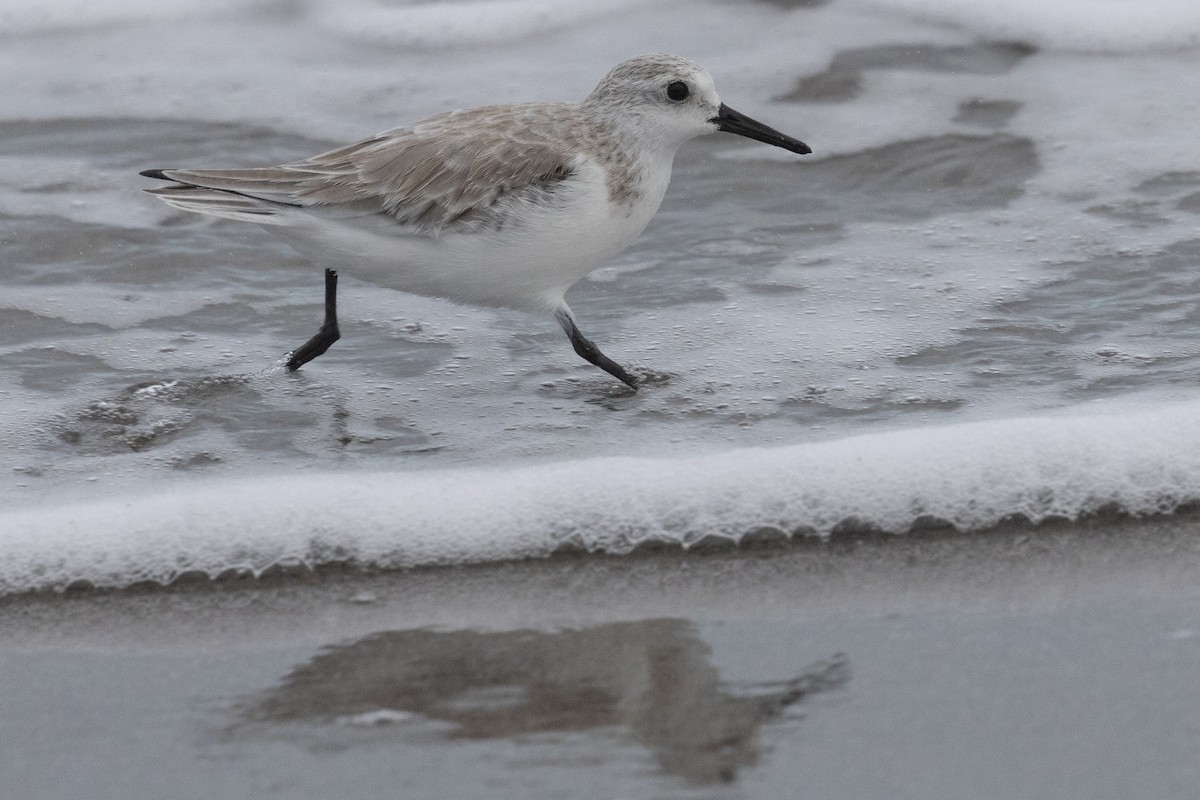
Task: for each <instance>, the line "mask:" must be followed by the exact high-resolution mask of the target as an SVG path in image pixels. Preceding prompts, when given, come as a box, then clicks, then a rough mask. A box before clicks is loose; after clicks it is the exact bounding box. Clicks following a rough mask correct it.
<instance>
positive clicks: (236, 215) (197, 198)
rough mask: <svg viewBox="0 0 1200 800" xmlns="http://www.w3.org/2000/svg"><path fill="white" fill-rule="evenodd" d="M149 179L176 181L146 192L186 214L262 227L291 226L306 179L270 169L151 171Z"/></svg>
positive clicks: (146, 171) (148, 173) (143, 172)
mask: <svg viewBox="0 0 1200 800" xmlns="http://www.w3.org/2000/svg"><path fill="white" fill-rule="evenodd" d="M141 174H142V175H144V176H145V177H147V178H157V179H159V180H166V181H173V182H174V184H173V185H171V186H162V187H158V188H155V189H146V190H145V191H146V192H147V193H148V194H152V195H154V196H155V197H157V198H159V199H160V200H162V201H163V202H165V203H166V204H167V205H170V206H173V207H174V208H178V209H181V210H183V211H193V212H196V213H198V214H208V215H210V216H214V217H223V218H225V219H236V220H243V221H246V222H257V223H258V224H260V225H287V224H290V221H291V220H290V218H289V215H288V214H287V213H286V211H287V209H288V208H291V207H293V206H295V205H297V204H296V203H294V202H291V197H290V192H291V189H292V188H293V187H294V185H295V184H296V183H298V182H299V181H300V180H302V179H303V176H301V175H299V174H297V173H295V172H292V171H290V170H284V169H280V168H270V169H211V170H191V169H147V170H143V171H142V172H141Z"/></svg>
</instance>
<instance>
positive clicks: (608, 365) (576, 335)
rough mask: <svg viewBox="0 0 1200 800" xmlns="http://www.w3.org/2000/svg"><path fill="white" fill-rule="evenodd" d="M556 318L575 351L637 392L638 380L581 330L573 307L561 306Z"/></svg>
mask: <svg viewBox="0 0 1200 800" xmlns="http://www.w3.org/2000/svg"><path fill="white" fill-rule="evenodd" d="M554 318H555V319H557V320H558V324H559V325H561V326H562V329H563V330H564V331H566V332H567V338H568V339H570V340H571V346H572V347H574V348H575V352H576V353H578V354H579V356H580V357H582V358H583V359H584V360H586V361H589V362H590V363H592V364H595V365H596V366H597V367H599V368H600V369H602V370H604V371H605V372H607V373H608V374H609V375H612V376H613V377H614V378H616V379H617V380H619V381H621V382H623V383H624V384H625V385H627V386H628V387H629V388H630V389H633V390H634V391H635V392H636V391H637V388H638V385H637V380H636V379H635V378H634V377H633V376H632V375H630V374H629V373H628V372H626V371H625V368H624V367H622V366H621V365H620V364H618V363H617V362H615V361H613V360H612V359H611V358H609V357H608V356H606V355H604V353H601V352H600V348H599V347H596V345H595V344H594V343H593V342H592V340H591V339H589V338H587V337H586V336H584V335H583V334H582V333H580V332H579V326H578V325H576V324H575V316H574V315H573V314H572V313H571V309H569V308H567V306H566V305H563V306H561V307H559V309H558V311H556V312H554Z"/></svg>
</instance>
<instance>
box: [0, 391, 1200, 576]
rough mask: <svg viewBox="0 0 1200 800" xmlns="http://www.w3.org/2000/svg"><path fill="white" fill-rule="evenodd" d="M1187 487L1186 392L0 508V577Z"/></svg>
mask: <svg viewBox="0 0 1200 800" xmlns="http://www.w3.org/2000/svg"><path fill="white" fill-rule="evenodd" d="M1197 500H1200V403H1194V402H1193V403H1176V404H1170V405H1163V406H1158V407H1152V408H1150V409H1144V410H1139V411H1130V412H1123V413H1103V414H1096V413H1092V414H1075V415H1059V416H1047V417H1037V418H1023V419H1008V420H999V421H990V422H976V423H963V424H958V425H948V426H943V427H934V428H918V429H910V430H905V431H896V432H888V433H878V434H869V435H861V436H854V437H850V438H845V439H841V440H836V441H829V442H821V443H810V444H799V445H791V446H787V447H779V448H758V449H745V450H734V451H728V452H722V453H718V454H712V455H705V456H699V457H689V458H595V459H583V460H576V461H569V462H561V463H547V464H539V465H536V466H524V467H519V468H514V469H454V470H442V471H437V470H430V471H423V472H420V473H409V472H372V473H353V472H351V473H333V474H325V475H307V476H303V477H267V478H259V479H239V480H230V481H224V482H212V483H207V484H197V485H191V486H188V487H179V488H177V489H175V490H172V491H161V492H158V493H155V494H152V495H145V496H128V497H123V498H120V499H112V500H104V501H99V502H89V503H84V504H79V505H73V506H72V505H68V506H58V507H54V508H43V509H34V510H21V511H9V512H6V513H4V514H3V515H0V530H4V531H5V532H6V535H5V557H4V559H3V561H0V592H2V593H14V592H22V591H29V590H37V589H59V590H61V589H63V588H65V587H68V586H69V585H71V584H72V583H76V582H88V583H90V584H92V585H96V586H103V587H122V586H128V585H130V584H134V583H138V582H142V581H156V582H169V581H171V580H172V579H174V578H175V577H177V576H179V575H180V574H182V573H196V572H199V573H203V574H207V575H210V576H215V575H218V574H220V573H222V572H226V571H229V570H237V571H245V572H250V573H254V574H258V573H261V572H262V571H264V570H266V569H268V568H270V567H272V566H274V565H307V566H310V567H316V566H320V565H322V564H328V563H336V562H351V563H354V564H357V565H361V566H364V567H372V568H385V569H386V568H399V567H420V566H432V565H450V564H467V563H481V562H492V561H502V560H512V559H522V558H531V557H539V556H547V555H549V554H551V553H553V552H555V551H556V550H559V549H561V548H563V547H564V546H569V547H571V548H574V549H583V550H587V551H593V552H605V553H611V554H623V553H629V552H630V551H632V550H633V549H634V548H636V547H637V546H638V545H639V544H641V543H644V542H648V541H657V542H666V543H674V544H679V545H682V546H683V547H684V548H687V547H689V546H691V545H694V544H696V543H697V542H700V541H703V540H711V537H723V538H727V539H729V540H732V541H739V540H740V539H741V538H742V537H744V536H745V535H746V534H748V533H750V532H752V531H758V530H761V529H763V528H768V529H776V530H778V531H781V532H784V533H787V534H797V533H798V534H801V535H817V536H829V535H831V534H832V535H836V534H837V530H838V529H839V526H845V525H847V524H851V525H852V526H853V527H854V528H856V529H861V528H863V527H866V528H871V529H876V530H879V531H884V532H891V533H903V532H906V531H910V530H911V529H912V528H913V526H914V524H917V525H920V524H921V523H922V522H923V521H928V520H929V519H936V520H939V521H942V522H947V523H950V524H952V525H954V526H955V527H956V528H958V529H960V530H964V531H971V530H979V529H985V528H988V527H989V526H994V525H996V524H997V523H1000V522H1002V521H1005V520H1007V519H1010V518H1013V517H1023V518H1026V519H1028V520H1029V521H1031V522H1034V523H1036V522H1039V521H1044V520H1046V519H1048V518H1067V519H1075V518H1078V517H1080V516H1081V515H1087V514H1089V513H1094V512H1097V511H1102V510H1109V509H1119V510H1121V511H1123V512H1125V513H1128V514H1132V515H1153V514H1165V513H1170V512H1172V511H1174V510H1176V509H1178V508H1179V507H1180V506H1181V505H1184V504H1189V503H1194V502H1196V501H1197Z"/></svg>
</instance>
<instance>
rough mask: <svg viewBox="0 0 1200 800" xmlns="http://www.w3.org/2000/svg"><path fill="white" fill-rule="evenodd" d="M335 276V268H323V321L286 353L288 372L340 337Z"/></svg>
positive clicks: (320, 352)
mask: <svg viewBox="0 0 1200 800" xmlns="http://www.w3.org/2000/svg"><path fill="white" fill-rule="evenodd" d="M337 277H338V274H337V272H336V271H335V270H332V269H327V270H325V322H324V323H323V324H322V325H321V330H319V331H317V333H316V335H314V336H313V337H312V338H311V339H309V340H308V341H307V342H305V343H304V344H302V345H300V346H299V347H297V348H296V349H295V350H293V351H292V352H291V353H289V354H288V355H287V368H288V372H295V371H296V370H298V369H300V368H301V367H302V366H304V365H305V364H307V363H308V362H310V361H312V360H313V359H314V358H316V357H317V356H319V355H321V354H322V353H324V352H325V351H326V350H328V349H329V347H330V345H332V344H333V343H334V342H336V341H337V340H338V339H340V338H341V336H342V334H341V332H339V331H338V322H337Z"/></svg>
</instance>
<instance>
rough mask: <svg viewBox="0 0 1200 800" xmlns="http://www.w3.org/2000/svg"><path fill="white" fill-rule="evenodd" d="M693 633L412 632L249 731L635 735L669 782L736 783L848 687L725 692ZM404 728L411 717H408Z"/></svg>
mask: <svg viewBox="0 0 1200 800" xmlns="http://www.w3.org/2000/svg"><path fill="white" fill-rule="evenodd" d="M708 656H709V649H708V646H707V645H706V644H704V642H702V641H701V640H700V639H699V638H697V636H696V633H695V631H694V630H693V629H692V627H691V625H690V624H688V623H687V622H685V621H683V620H675V619H660V620H645V621H639V622H622V623H614V624H608V625H601V626H598V627H594V628H587V629H584V630H564V631H559V632H555V633H545V632H539V631H525V630H522V631H511V632H501V633H481V632H475V631H434V630H409V631H390V632H385V633H379V634H373V635H371V636H368V637H366V638H363V639H360V640H359V641H356V642H353V643H350V644H347V645H339V646H335V647H330V648H328V649H326V650H325V651H323V652H322V653H321V654H320V655H317V656H316V657H314V658H313V659H312V660H311V661H309V662H308V663H306V664H304V665H301V666H299V667H297V668H296V669H294V670H293V671H292V672H291V673H290V674H288V675H287V676H286V677H285V678H284V679H283V681H282V683H281V684H280V685H279V686H278V687H275V688H273V689H270V690H268V691H266V692H265V693H264V694H263V695H262V696H260V697H257V698H255V699H254V700H253V701H252V703H251V704H250V705H249V706H247V707H246V708H245V709H244V713H245V717H246V721H248V722H260V723H270V722H289V721H310V722H330V721H335V720H339V719H340V720H345V719H347V718H356V717H357V718H364V719H376V720H379V719H388V718H389V716H388V712H390V718H393V719H394V718H397V717H399V716H400V715H397V714H396V713H395V712H401V714H416V715H420V717H423V718H426V719H432V720H438V721H441V722H448V723H451V724H453V725H454V726H455V727H454V729H453V731H452V732H451V733H450V734H449V735H450V736H451V737H456V738H470V739H490V738H503V737H514V736H519V735H522V734H533V733H546V732H555V731H584V730H590V729H596V728H601V727H613V726H624V727H625V728H626V729H627V730H628V731H629V733H630V734H631V735H632V736H633V738H634V739H636V740H637V741H638V742H639V743H641V744H642V745H643V746H645V747H646V748H647V749H649V751H650V752H651V754H652V755H653V757H654V759H655V761H657V762H658V764H659V765H660V766H661V768H662V769H663V770H665V771H666V772H668V773H672V774H675V775H679V776H681V777H683V778H685V779H686V780H688V781H689V782H692V783H701V784H703V783H716V782H727V781H732V780H734V779H735V778H736V777H737V771H738V769H739V768H741V767H744V766H749V765H753V764H754V763H756V761H757V760H758V757H759V754H760V752H761V745H760V742H759V731H760V729H761V728H762V726H763V725H764V724H765V723H767V722H768V721H770V720H772V719H773V718H775V717H777V716H779V715H780V714H781V713H782V712H783V711H784V710H785V709H786V708H788V707H789V706H791V705H793V704H795V703H796V702H798V701H800V700H801V699H802V698H804V697H805V696H806V695H809V694H812V693H815V692H822V691H827V690H830V689H835V688H837V687H839V686H842V685H843V684H845V683H846V681H847V680H849V667H848V664H847V662H846V660H845V658H844V657H843V656H840V655H837V656H834V657H833V658H831V659H829V660H828V661H823V662H819V663H816V664H813V665H811V666H810V667H808V668H807V669H806V670H804V671H803V672H801V673H800V674H798V675H797V676H795V677H793V678H791V679H788V680H783V681H779V682H773V683H770V684H755V685H741V686H730V685H728V684H722V683H721V681H720V676H719V675H718V674H717V670H716V669H715V668H714V667H713V666H712V665H711V664H710V663H709V661H708ZM401 718H402V717H401Z"/></svg>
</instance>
